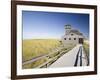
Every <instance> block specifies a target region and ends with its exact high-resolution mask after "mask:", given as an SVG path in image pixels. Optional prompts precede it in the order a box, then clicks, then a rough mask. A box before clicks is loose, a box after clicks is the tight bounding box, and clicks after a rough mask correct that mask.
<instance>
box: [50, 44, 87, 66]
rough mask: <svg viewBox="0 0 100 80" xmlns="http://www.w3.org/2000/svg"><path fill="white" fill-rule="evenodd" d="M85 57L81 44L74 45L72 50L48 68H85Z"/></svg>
mask: <svg viewBox="0 0 100 80" xmlns="http://www.w3.org/2000/svg"><path fill="white" fill-rule="evenodd" d="M87 63H88V61H87V56H86V53H85V51H84V49H83V46H82V44H78V45H76V47H74V48H73V49H72V50H70V51H69V52H67V53H65V54H64V55H63V56H62V57H60V58H59V59H58V60H57V61H56V62H54V63H53V64H52V65H50V66H49V68H55V67H68V66H87Z"/></svg>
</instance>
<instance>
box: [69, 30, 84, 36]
mask: <svg viewBox="0 0 100 80" xmlns="http://www.w3.org/2000/svg"><path fill="white" fill-rule="evenodd" d="M69 33H75V34H77V35H83V34H82V33H80V32H79V31H78V30H71V31H70V32H69Z"/></svg>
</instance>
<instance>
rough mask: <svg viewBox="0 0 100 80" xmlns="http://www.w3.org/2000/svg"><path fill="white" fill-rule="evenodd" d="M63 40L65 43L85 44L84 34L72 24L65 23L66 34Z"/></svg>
mask: <svg viewBox="0 0 100 80" xmlns="http://www.w3.org/2000/svg"><path fill="white" fill-rule="evenodd" d="M61 40H62V43H63V44H64V45H68V44H69V45H71V44H83V42H84V36H83V34H82V33H80V32H79V31H78V30H75V29H72V28H71V25H65V35H64V36H62V39H61Z"/></svg>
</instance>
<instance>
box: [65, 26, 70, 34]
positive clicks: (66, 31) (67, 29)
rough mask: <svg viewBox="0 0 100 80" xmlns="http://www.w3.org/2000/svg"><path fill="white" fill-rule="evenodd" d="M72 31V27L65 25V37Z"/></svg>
mask: <svg viewBox="0 0 100 80" xmlns="http://www.w3.org/2000/svg"><path fill="white" fill-rule="evenodd" d="M70 31H71V25H70V24H67V25H65V35H67V34H68V33H69V32H70Z"/></svg>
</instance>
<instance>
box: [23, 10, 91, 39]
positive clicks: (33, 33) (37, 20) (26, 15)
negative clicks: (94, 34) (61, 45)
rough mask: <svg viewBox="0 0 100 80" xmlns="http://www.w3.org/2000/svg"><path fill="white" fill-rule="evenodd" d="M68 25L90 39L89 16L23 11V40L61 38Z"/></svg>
mask: <svg viewBox="0 0 100 80" xmlns="http://www.w3.org/2000/svg"><path fill="white" fill-rule="evenodd" d="M66 24H70V25H72V28H73V29H78V30H79V31H80V32H82V33H83V35H84V36H86V37H89V14H79V13H60V12H39V11H22V25H23V39H48V38H61V36H63V35H64V33H65V30H64V25H66Z"/></svg>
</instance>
